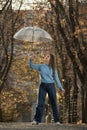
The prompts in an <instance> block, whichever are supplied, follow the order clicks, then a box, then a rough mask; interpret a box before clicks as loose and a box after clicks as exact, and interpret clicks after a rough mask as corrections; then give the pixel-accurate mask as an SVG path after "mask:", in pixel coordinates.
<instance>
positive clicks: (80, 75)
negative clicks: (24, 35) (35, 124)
mask: <svg viewBox="0 0 87 130" xmlns="http://www.w3.org/2000/svg"><path fill="white" fill-rule="evenodd" d="M12 2H13V1H12V0H5V1H2V0H1V1H0V121H1V122H3V121H31V115H32V114H31V113H32V106H33V104H34V103H35V102H36V100H37V99H36V98H37V89H38V86H39V76H38V73H37V72H36V71H32V70H31V69H30V68H29V65H28V64H29V54H31V53H32V52H33V53H34V54H36V58H35V60H34V62H35V63H42V62H43V60H42V59H43V56H44V54H46V53H48V52H51V53H54V54H55V57H56V62H57V69H58V72H59V77H60V80H61V82H62V85H63V87H64V89H65V94H64V96H62V95H61V93H60V92H59V91H58V90H57V91H58V94H57V95H58V96H57V98H58V105H59V108H60V109H59V111H60V119H61V122H63V123H87V1H86V0H82V1H79V0H61V1H60V0H46V1H43V2H38V1H37V0H36V1H35V2H34V3H33V5H34V6H33V5H32V7H31V9H30V8H29V9H26V10H22V9H21V7H22V5H23V4H24V3H23V1H22V0H20V2H19V1H18V2H19V3H20V4H19V9H17V10H14V9H13V8H12ZM15 2H17V1H16V0H14V4H15ZM28 5H29V7H30V6H31V4H28ZM24 26H39V27H41V28H43V29H45V30H46V31H47V32H49V33H50V35H51V36H52V38H53V39H54V41H53V43H52V44H50V43H43V44H42V43H41V44H40V43H34V44H31V43H29V42H26V43H25V42H22V41H16V40H14V39H13V35H14V34H15V32H17V31H18V30H19V29H21V28H22V27H24ZM47 104H48V106H49V102H48V101H47ZM49 109H50V107H49ZM26 115H28V116H26ZM46 116H47V117H49V113H48V112H47V113H46Z"/></svg>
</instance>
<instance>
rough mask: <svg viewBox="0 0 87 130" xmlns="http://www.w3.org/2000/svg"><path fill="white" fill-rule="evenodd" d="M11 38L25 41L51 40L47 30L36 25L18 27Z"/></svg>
mask: <svg viewBox="0 0 87 130" xmlns="http://www.w3.org/2000/svg"><path fill="white" fill-rule="evenodd" d="M13 38H14V39H17V40H22V41H25V42H26V41H28V42H52V40H53V39H52V37H51V36H50V34H49V33H48V32H47V31H45V30H44V29H41V28H39V27H36V26H33V27H24V28H22V29H20V30H19V31H18V32H17V33H16V34H15V35H14V36H13Z"/></svg>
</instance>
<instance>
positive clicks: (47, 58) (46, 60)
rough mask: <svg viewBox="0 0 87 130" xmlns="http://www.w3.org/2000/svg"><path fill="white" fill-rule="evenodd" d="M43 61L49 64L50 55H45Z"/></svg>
mask: <svg viewBox="0 0 87 130" xmlns="http://www.w3.org/2000/svg"><path fill="white" fill-rule="evenodd" d="M44 60H45V62H46V63H49V61H50V55H49V54H47V55H46V56H45V58H44Z"/></svg>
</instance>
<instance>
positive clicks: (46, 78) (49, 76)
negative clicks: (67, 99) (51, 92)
mask: <svg viewBox="0 0 87 130" xmlns="http://www.w3.org/2000/svg"><path fill="white" fill-rule="evenodd" d="M29 65H30V67H31V68H32V69H35V70H38V71H39V73H40V76H41V82H42V83H54V80H55V81H56V84H57V87H58V88H59V89H60V90H62V88H63V87H62V84H61V82H60V80H59V77H58V73H57V70H56V71H55V73H54V78H53V70H52V68H51V67H50V66H49V65H48V64H34V63H33V62H32V59H30V62H29Z"/></svg>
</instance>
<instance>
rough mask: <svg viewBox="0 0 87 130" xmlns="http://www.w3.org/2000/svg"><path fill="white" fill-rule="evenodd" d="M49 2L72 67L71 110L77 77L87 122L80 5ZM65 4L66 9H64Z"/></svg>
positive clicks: (70, 0) (76, 2) (70, 2)
mask: <svg viewBox="0 0 87 130" xmlns="http://www.w3.org/2000/svg"><path fill="white" fill-rule="evenodd" d="M49 1H50V4H51V6H52V8H53V9H54V12H55V14H56V29H57V36H60V37H61V38H62V40H63V41H64V45H65V48H66V51H67V54H68V56H69V58H70V60H71V62H72V65H73V72H74V79H75V80H74V83H75V84H74V89H73V109H77V108H76V107H74V106H75V104H74V103H76V104H77V96H76V95H78V84H77V77H78V78H79V79H80V82H81V84H82V86H81V92H82V121H83V122H87V120H86V116H85V115H86V111H85V110H86V109H87V105H86V104H87V103H86V97H84V94H85V95H87V88H86V86H87V84H86V81H87V76H86V75H87V67H86V64H87V58H86V57H87V47H86V44H85V41H84V39H83V32H82V31H81V26H80V22H79V12H78V11H79V7H80V3H79V1H78V0H76V1H73V0H69V1H67V3H65V4H64V3H62V2H61V1H59V0H54V1H51V0H49ZM66 4H67V6H68V8H66ZM59 34H60V35H59ZM84 50H85V51H84ZM66 87H67V86H66ZM65 89H66V88H65ZM76 106H77V105H76ZM76 115H77V114H76ZM76 115H75V116H76ZM70 118H71V117H70ZM70 118H69V122H71V121H70ZM72 120H74V121H75V122H76V120H75V119H74V118H72Z"/></svg>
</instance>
